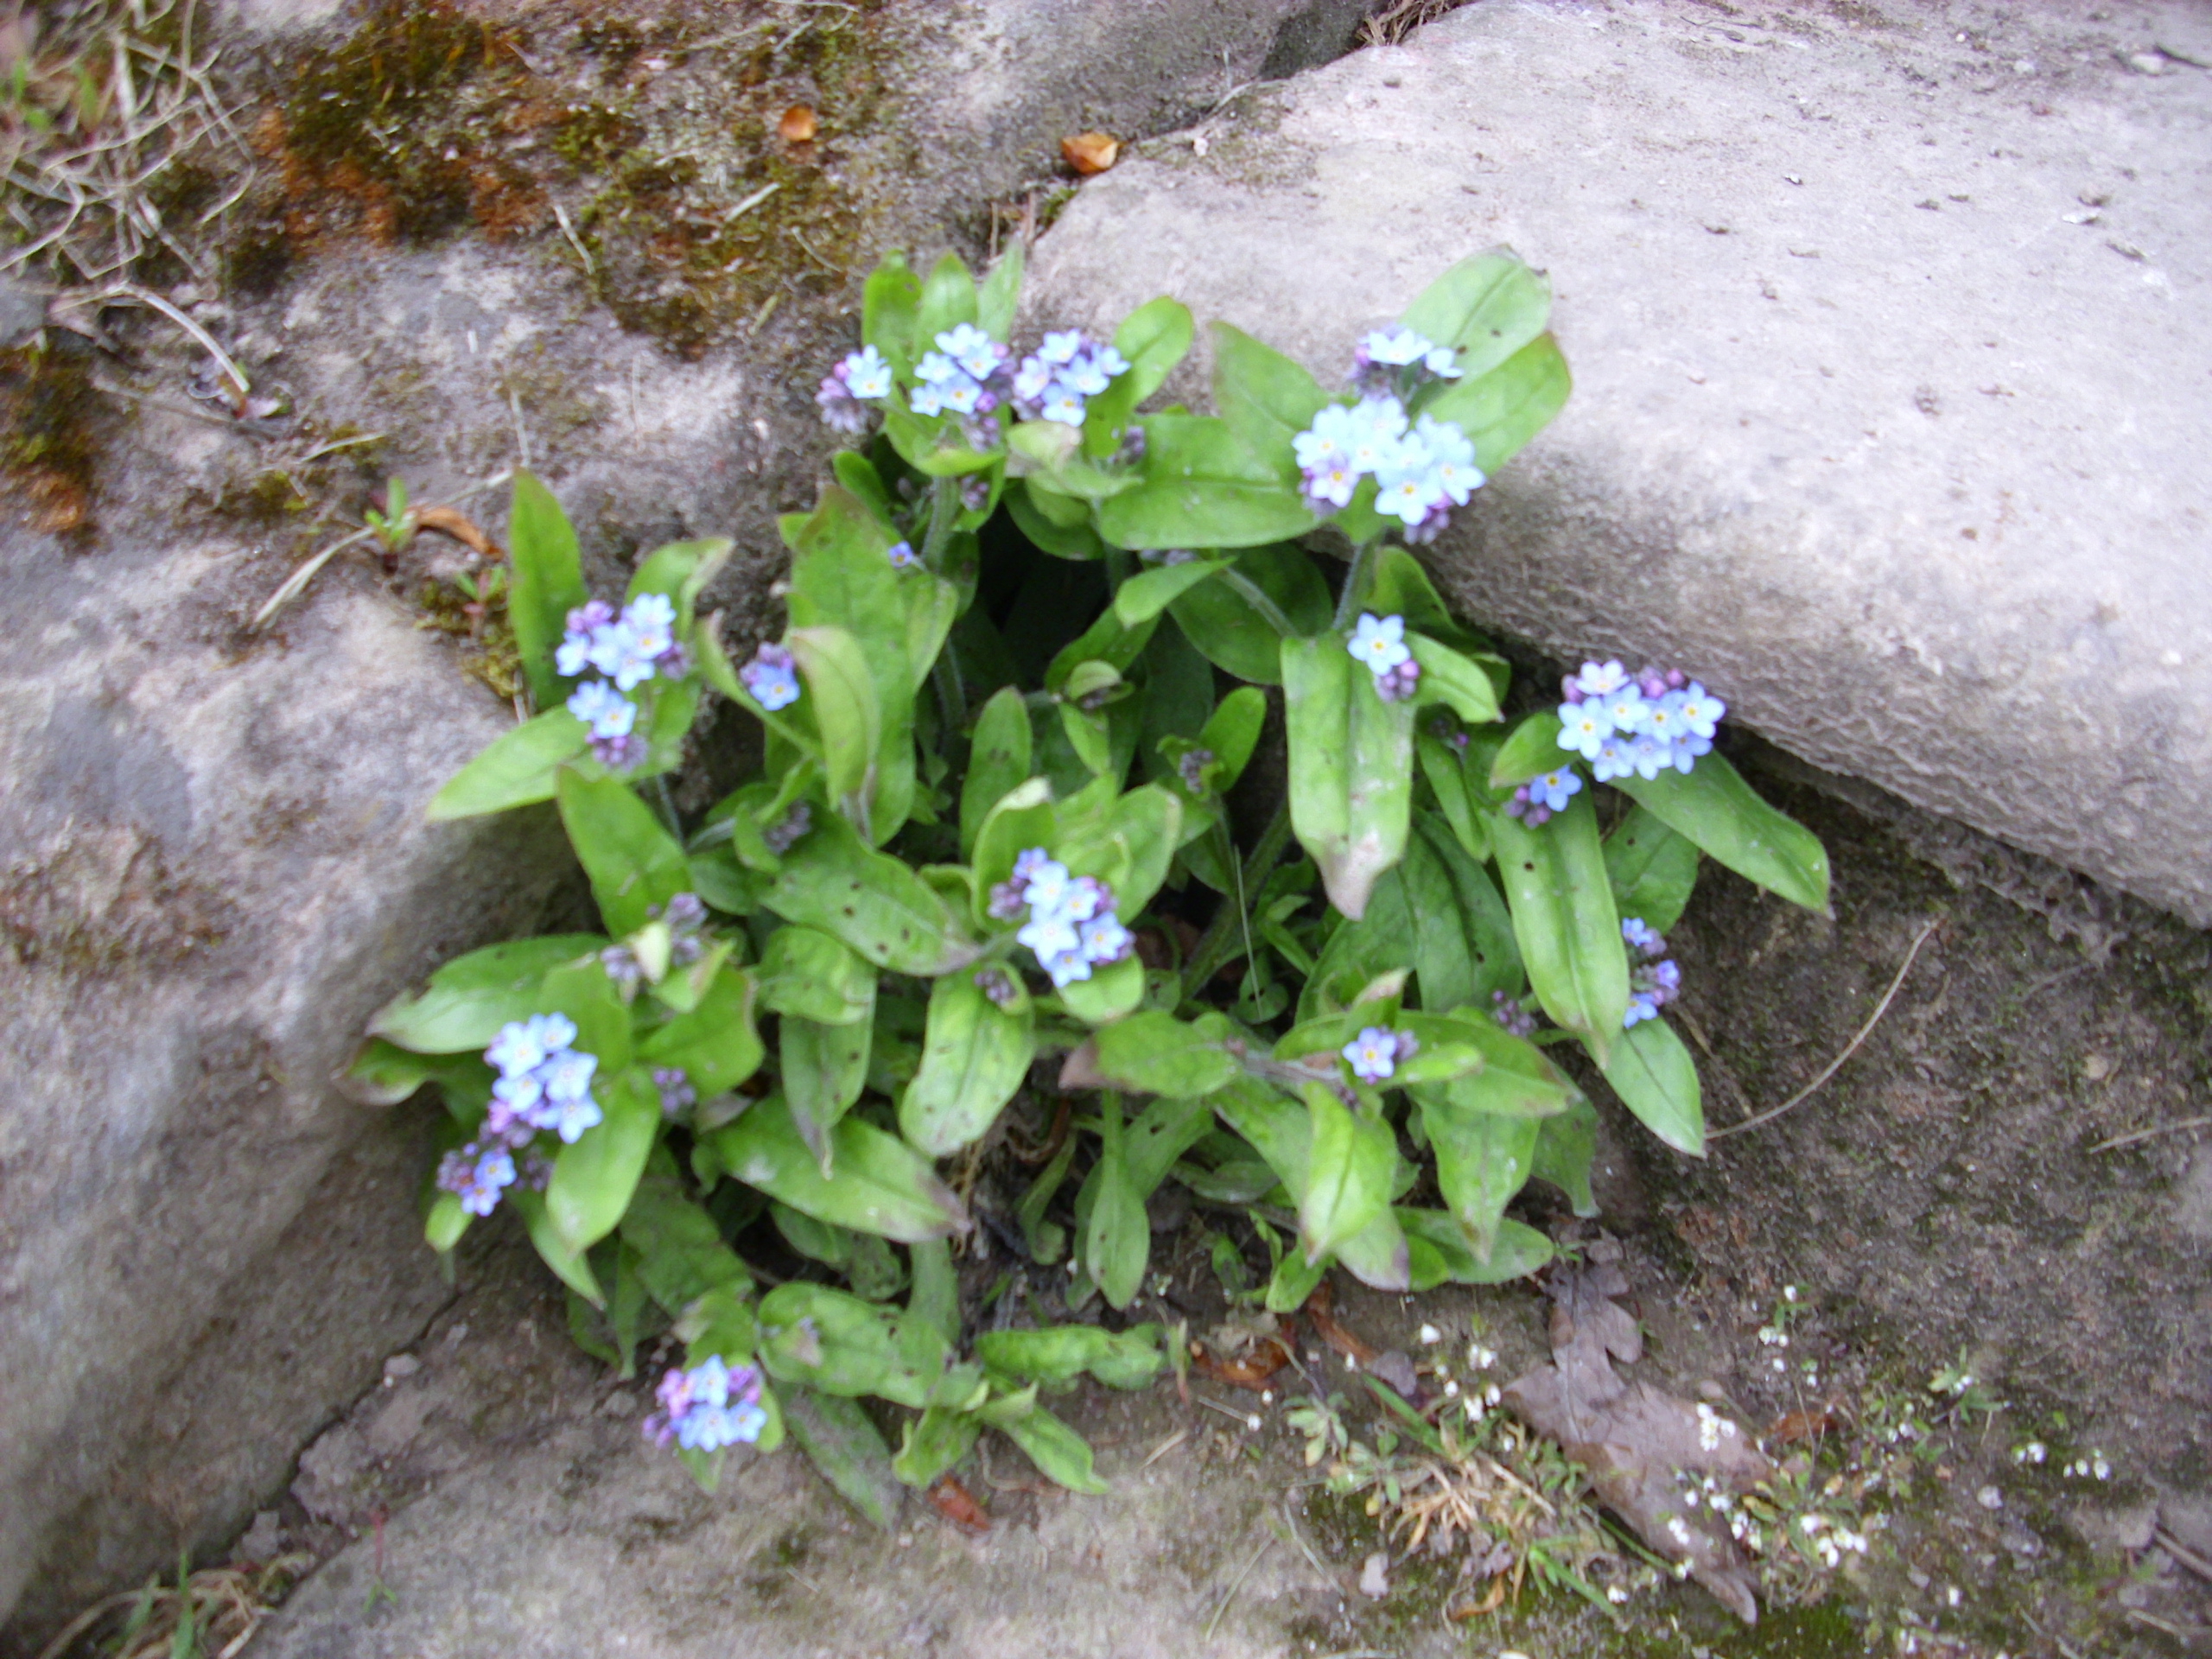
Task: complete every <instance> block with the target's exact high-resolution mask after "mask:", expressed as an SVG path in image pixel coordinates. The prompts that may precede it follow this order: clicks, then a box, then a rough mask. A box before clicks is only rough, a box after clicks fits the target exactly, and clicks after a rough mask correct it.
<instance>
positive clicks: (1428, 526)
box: [1291, 327, 1484, 542]
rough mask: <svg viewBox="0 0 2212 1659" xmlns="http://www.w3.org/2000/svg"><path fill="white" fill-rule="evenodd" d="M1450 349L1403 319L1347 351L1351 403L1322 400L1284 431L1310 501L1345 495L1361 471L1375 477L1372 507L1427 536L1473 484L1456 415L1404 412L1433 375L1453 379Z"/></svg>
mask: <svg viewBox="0 0 2212 1659" xmlns="http://www.w3.org/2000/svg"><path fill="white" fill-rule="evenodd" d="M1456 356H1457V353H1454V352H1453V351H1452V348H1451V347H1450V346H1439V345H1438V344H1436V343H1435V341H1433V340H1427V339H1424V338H1423V337H1422V336H1421V335H1420V334H1415V333H1414V331H1413V330H1412V329H1410V328H1404V327H1399V328H1388V329H1383V330H1380V331H1378V332H1376V333H1374V334H1369V335H1368V336H1367V337H1366V339H1365V340H1362V341H1361V342H1360V347H1359V352H1358V354H1357V358H1356V359H1355V361H1354V368H1353V384H1354V385H1355V386H1356V387H1357V389H1358V391H1359V392H1360V398H1359V401H1358V402H1357V403H1356V404H1328V405H1326V406H1325V407H1324V408H1323V409H1322V410H1321V411H1320V412H1319V414H1317V415H1316V416H1314V417H1313V425H1311V426H1309V427H1307V428H1306V430H1305V431H1303V432H1300V434H1298V435H1297V436H1296V437H1294V438H1293V439H1292V440H1291V447H1292V448H1293V449H1294V451H1295V452H1296V454H1297V456H1298V467H1299V470H1300V472H1301V473H1302V474H1305V480H1306V501H1307V503H1308V505H1311V506H1312V507H1313V511H1314V512H1319V513H1327V512H1334V511H1335V510H1336V509H1338V508H1339V507H1346V506H1350V505H1351V498H1352V493H1353V492H1354V491H1356V490H1357V489H1358V487H1359V482H1360V480H1362V479H1363V478H1372V479H1374V480H1375V487H1376V495H1375V510H1376V512H1379V513H1382V514H1383V515H1384V516H1385V517H1387V518H1395V519H1397V520H1398V521H1399V523H1401V524H1403V525H1405V527H1406V538H1407V539H1408V541H1413V542H1427V541H1433V540H1434V539H1435V537H1436V536H1437V534H1438V532H1439V531H1441V530H1442V529H1443V528H1444V525H1445V523H1446V520H1447V519H1448V518H1449V517H1450V516H1451V512H1452V508H1453V507H1455V506H1460V507H1463V506H1465V505H1466V504H1467V500H1468V498H1469V497H1470V496H1471V495H1472V494H1473V493H1474V492H1475V491H1477V490H1478V489H1480V488H1481V487H1482V486H1483V482H1484V478H1483V473H1482V469H1481V468H1480V467H1477V466H1476V465H1475V446H1474V445H1473V444H1472V443H1471V442H1469V441H1468V438H1467V435H1466V434H1465V432H1464V431H1462V430H1461V429H1460V428H1459V425H1458V423H1455V422H1452V421H1440V420H1437V419H1435V418H1434V417H1433V416H1427V415H1423V416H1420V417H1419V418H1418V419H1413V418H1411V417H1409V416H1408V415H1407V413H1406V401H1405V400H1406V399H1407V398H1408V397H1411V396H1412V395H1413V394H1414V391H1416V390H1418V389H1419V388H1420V387H1421V385H1424V384H1426V383H1427V382H1428V381H1431V380H1435V379H1447V380H1448V379H1456V378H1458V377H1459V368H1458V367H1457V366H1456V365H1455V363H1454V360H1453V359H1455V357H1456Z"/></svg>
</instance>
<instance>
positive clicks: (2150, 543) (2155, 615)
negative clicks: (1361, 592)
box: [1032, 0, 2212, 924]
mask: <svg viewBox="0 0 2212 1659" xmlns="http://www.w3.org/2000/svg"><path fill="white" fill-rule="evenodd" d="M2160 48H2164V50H2161V49H2160ZM2201 64H2212V21H2208V16H2207V14H2206V13H2205V12H2204V11H2203V10H2202V9H2201V8H2193V7H2183V6H2179V5H2164V6H2161V5H2151V4H2133V5H2128V4H2118V5H2113V6H2109V7H2106V8H2102V9H2101V10H2097V11H2095V12H2088V13H2085V12H2082V11H2081V10H2076V9H2074V8H2012V7H2000V6H1990V5H1977V4H1927V3H1920V0H1913V3H1898V4H1885V5H1884V6H1881V7H1879V8H1874V7H1866V6H1841V5H1838V6H1834V7H1832V8H1828V9H1827V10H1817V9H1814V8H1808V7H1780V6H1751V7H1743V8H1731V9H1726V10H1723V9H1720V8H1715V7H1710V6H1705V5H1697V4H1691V3H1687V0H1676V3H1639V4H1633V5H1631V4H1625V3H1604V0H1594V3H1574V4H1567V3H1521V0H1490V3H1484V4H1479V5H1474V6H1469V7H1466V8H1464V9H1462V10H1459V11H1456V12H1454V13H1452V14H1451V15H1450V16H1447V17H1446V18H1445V19H1444V20H1443V21H1441V22H1438V23H1436V24H1434V25H1433V26H1431V27H1430V28H1427V29H1423V30H1421V31H1420V32H1418V33H1417V34H1415V35H1414V36H1413V37H1412V38H1411V40H1410V41H1408V43H1407V44H1406V45H1405V46H1403V47H1402V48H1384V49H1377V50H1374V51H1365V52H1361V53H1358V54H1355V55H1354V56H1352V57H1351V58H1348V59H1345V60H1343V61H1341V62H1339V63H1337V64H1335V65H1332V66H1331V67H1327V68H1325V69H1322V70H1319V71H1316V72H1314V73H1312V74H1309V75H1306V76H1303V77H1300V79H1297V80H1295V81H1294V82H1292V83H1290V84H1289V85H1288V86H1284V87H1281V88H1273V89H1267V90H1264V91H1262V92H1256V93H1254V94H1252V95H1250V96H1249V97H1248V98H1247V99H1243V100H1240V101H1239V102H1238V103H1237V104H1236V105H1232V106H1231V108H1230V109H1229V110H1227V111H1224V112H1223V113H1222V114H1221V115H1219V116H1217V117H1216V118H1213V119H1211V121H1209V122H1207V123H1205V124H1202V125H1201V126H1200V127H1199V128H1198V129H1197V130H1195V131H1194V132H1192V133H1191V134H1185V135H1178V136H1177V137H1173V138H1167V139H1162V140H1160V141H1159V142H1157V143H1154V144H1150V145H1147V146H1145V147H1143V148H1142V149H1141V152H1140V153H1139V154H1138V155H1137V156H1135V157H1134V158H1132V159H1131V160H1130V161H1128V162H1124V164H1123V165H1122V167H1120V168H1117V169H1116V170H1115V171H1114V172H1112V173H1110V174H1108V175H1104V176H1103V177H1102V178H1100V179H1097V180H1096V181H1092V182H1091V183H1090V184H1089V185H1087V186H1086V187H1085V188H1084V191H1083V192H1082V194H1081V195H1080V197H1079V198H1078V199H1077V200H1076V201H1075V202H1074V203H1073V204H1072V205H1071V207H1069V208H1068V209H1067V210H1066V211H1065V213H1064V214H1063V215H1062V216H1061V218H1060V219H1059V220H1058V223H1057V224H1056V225H1055V226H1054V227H1053V229H1052V231H1051V232H1049V233H1048V234H1047V235H1046V237H1045V238H1043V240H1042V242H1041V243H1040V245H1039V250H1038V257H1037V260H1036V273H1037V282H1036V283H1035V285H1034V286H1033V290H1032V302H1033V308H1034V314H1035V315H1036V316H1037V317H1038V318H1039V320H1040V321H1042V320H1048V319H1058V320H1061V321H1070V322H1073V321H1085V322H1103V321H1109V320H1111V319H1114V318H1116V317H1118V316H1120V315H1122V314H1124V313H1126V312H1127V311H1128V309H1129V308H1132V307H1134V306H1135V305H1137V304H1140V303H1141V302H1144V301H1146V300H1147V299H1150V298H1151V297H1153V296H1154V295H1156V294H1160V293H1171V294H1174V295H1176V296H1179V297H1180V298H1181V299H1183V300H1185V302H1188V303H1189V304H1191V305H1192V308H1194V309H1195V310H1196V311H1197V312H1198V315H1200V316H1201V317H1202V318H1205V317H1217V318H1221V319H1224V320H1226V321H1230V322H1233V323H1235V324H1236V325H1237V326H1239V327H1243V328H1245V329H1248V330H1249V331H1250V332H1252V333H1254V334H1257V335H1259V336H1260V337H1261V338H1262V339H1264V340H1268V341H1269V342H1270V343H1272V344H1274V346H1278V347H1280V348H1281V349H1283V350H1286V351H1288V352H1290V353H1293V354H1294V355H1295V356H1297V357H1299V358H1300V359H1303V360H1304V361H1306V363H1308V364H1309V365H1312V366H1313V367H1314V368H1315V369H1316V371H1317V372H1321V373H1322V374H1323V375H1324V376H1325V378H1326V377H1327V376H1328V375H1329V374H1330V373H1331V372H1332V369H1333V368H1334V365H1339V364H1344V363H1346V362H1347V361H1348V358H1349V353H1350V352H1351V346H1352V344H1353V342H1354V340H1355V339H1356V337H1357V334H1359V332H1360V331H1361V330H1362V329H1363V328H1365V327H1371V326H1373V325H1374V324H1375V323H1376V322H1377V321H1382V320H1384V319H1387V318H1388V317H1389V316H1391V315H1394V314H1395V312H1396V310H1397V309H1398V308H1400V307H1402V305H1403V304H1404V303H1405V302H1407V301H1408V300H1409V299H1410V298H1411V297H1412V296H1414V294H1415V293H1416V292H1417V291H1419V289H1420V288H1421V286H1422V284H1423V283H1425V282H1426V281H1427V279H1428V278H1429V277H1432V276H1433V274H1434V273H1435V272H1437V271H1438V270H1441V269H1442V268H1443V267H1444V266H1446V264H1450V263H1451V262H1452V260H1454V259H1457V258H1459V257H1464V256H1465V255H1467V254H1469V253H1472V252H1475V251H1479V250H1481V249H1483V248H1485V247H1488V246H1491V245H1496V244H1501V243H1503V244H1507V245H1511V246H1512V247H1513V248H1515V249H1516V251H1519V252H1520V253H1521V254H1522V257H1525V258H1527V259H1528V260H1529V261H1530V263H1532V264H1535V265H1538V266H1540V267H1544V268H1547V269H1548V270H1549V272H1550V274H1551V277H1552V280H1553V283H1554V287H1555V289H1556V292H1557V296H1558V298H1557V305H1556V308H1555V311H1554V327H1555V330H1556V332H1557V334H1558V335H1559V338H1560V342H1561V344H1562V346H1563V347H1564V349H1565V351H1566V353H1567V359H1568V361H1569V363H1570V364H1571V365H1573V371H1574V373H1575V378H1576V391H1575V395H1574V397H1573V400H1572V402H1571V404H1569V406H1568V408H1567V410H1566V412H1565V413H1564V414H1563V415H1562V416H1561V417H1560V419H1559V420H1558V421H1557V422H1556V423H1554V425H1553V427H1552V428H1551V429H1549V430H1548V431H1547V432H1546V433H1545V434H1544V435H1542V436H1541V438H1540V439H1539V440H1538V441H1537V442H1536V443H1535V445H1533V446H1532V447H1531V448H1529V450H1527V451H1526V452H1524V454H1522V456H1521V457H1520V458H1519V459H1518V460H1516V461H1515V462H1514V463H1512V464H1511V465H1510V466H1509V467H1507V468H1505V469H1504V472H1503V475H1502V476H1501V477H1499V478H1498V479H1497V480H1494V482H1493V483H1492V485H1491V487H1490V488H1489V489H1488V490H1486V491H1485V492H1484V494H1483V496H1482V497H1480V498H1478V506H1477V507H1476V508H1474V509H1472V510H1471V511H1469V512H1465V513H1464V514H1463V515H1462V524H1460V525H1459V526H1456V527H1455V529H1454V530H1453V531H1452V532H1451V533H1450V534H1448V535H1447V537H1446V539H1445V540H1444V541H1443V542H1442V543H1440V545H1439V547H1438V548H1437V550H1436V551H1435V555H1434V558H1433V564H1434V566H1435V568H1436V569H1437V570H1438V571H1439V573H1440V575H1441V576H1442V577H1443V578H1444V579H1445V580H1446V582H1447V584H1448V585H1449V586H1450V588H1452V590H1453V592H1454V593H1455V594H1456V596H1457V597H1458V598H1459V600H1460V601H1463V602H1464V604H1465V607H1466V609H1467V611H1468V613H1470V614H1471V615H1473V616H1475V617H1478V618H1484V619H1488V620H1491V622H1493V623H1494V624H1495V625H1497V626H1498V627H1500V628H1501V629H1503V630H1505V631H1507V632H1511V633H1514V634H1517V635H1520V636H1522V637H1523V638H1525V639H1529V640H1532V641H1534V642H1536V643H1537V644H1539V645H1542V646H1543V647H1545V648H1547V649H1548V650H1550V651H1553V652H1557V653H1559V654H1560V655H1562V656H1566V657H1569V658H1579V657H1580V656H1581V655H1583V654H1586V653H1588V654H1596V655H1599V656H1604V655H1612V654H1618V655H1620V656H1622V657H1623V658H1625V659H1627V660H1629V661H1630V662H1631V663H1633V662H1635V661H1637V660H1643V659H1649V658H1661V659H1667V660H1672V661H1675V662H1679V663H1681V664H1683V665H1685V666H1687V667H1689V668H1692V669H1694V670H1695V671H1698V672H1699V673H1700V674H1701V675H1702V676H1703V677H1704V678H1705V679H1706V680H1707V683H1709V684H1711V685H1713V687H1714V689H1715V690H1718V691H1719V693H1720V694H1721V695H1722V696H1724V697H1726V699H1727V700H1728V701H1729V702H1731V703H1732V705H1733V708H1734V709H1735V711H1736V713H1737V715H1738V716H1740V717H1741V718H1742V719H1743V720H1744V721H1746V722H1748V723H1749V724H1751V725H1752V726H1755V727H1757V728H1758V729H1760V730H1761V731H1763V732H1764V733H1765V734H1769V735H1770V736H1771V737H1772V738H1773V739H1775V741H1777V742H1778V743H1780V744H1782V745H1783V747H1787V748H1788V749H1789V750H1791V751H1793V752H1794V753H1797V754H1798V755H1800V756H1802V757H1804V758H1806V759H1808V760H1812V761H1814V762H1815V763H1817V764H1819V765H1821V766H1826V767H1828V768H1831V769H1833V770H1835V771H1838V772H1847V773H1851V774H1854V775H1857V776H1861V777H1865V778H1867V779H1872V780H1875V781H1877V782H1878V783H1880V784H1882V785H1885V786H1886V787H1888V788H1890V789H1891V790H1893V791H1897V793H1898V794H1900V795H1902V796H1904V798H1907V799H1909V800H1910V801H1911V802H1913V803H1914V804H1917V805H1919V806H1922V807H1924V808H1927V809H1929V810H1934V811H1936V812H1939V813H1942V814H1945V815H1948V816H1951V817H1956V818H1959V819H1962V820H1964V821H1965V822H1967V823H1971V824H1974V825H1975V826H1977V827H1979V828H1980V829H1985V830H1987V831H1989V832H1991V833H1993V834H1996V835H1998V836H2001V837H2004V838H2005V839H2007V840H2009V841H2011V842H2014V843H2015V844H2017V845H2018V846H2021V847H2024V848H2027V849H2031V850H2034V851H2037V852H2040V853H2043V854H2044V855H2049V856H2051V857H2054V858H2056V859H2058V860H2060V861H2063V862H2064V863H2067V864H2069V865H2072V866H2073V867H2075V868H2078V869H2081V870H2083V871H2086V872H2088V873H2089V874H2094V875H2096V876H2098V877H2101V878H2103V879H2105V880H2109V881H2112V882H2114V883H2117V884H2119V885H2120V886H2122V887H2126V888H2128V889H2130V890H2132V891H2133V892H2135V893H2138V894H2139V895H2141V896H2144V897H2145V898H2148V899H2152V900H2153V901H2155V902H2157V903H2158V904H2161V905H2164V906H2169V907H2171V908H2173V909H2176V910H2177V911H2180V912H2183V914H2184V915H2186V916H2188V917H2190V918H2192V919H2194V920H2196V921H2197V922H2198V923H2200V924H2202V923H2203V922H2205V921H2208V920H2212V855H2208V853H2207V851H2206V848H2207V846H2208V845H2212V722H2208V721H2207V719H2206V712H2207V710H2208V709H2212V582H2208V581H2207V580H2206V578H2205V575H2204V571H2205V566H2206V558H2207V555H2208V552H2212V469H2208V468H2207V467H2206V466H2205V465H2204V464H2203V455H2204V453H2205V446H2206V440H2207V436H2208V426H2212V421H2209V420H2208V416H2212V380H2208V378H2207V372H2206V364H2207V362H2208V361H2212V322H2208V317H2212V309H2208V307H2207V305H2206V302H2205V301H2206V286H2207V281H2208V277H2212V170H2209V169H2208V158H2209V157H2212V73H2207V72H2206V71H2205V70H2204V69H2203V68H2202V67H2197V66H2199V65H2201Z"/></svg>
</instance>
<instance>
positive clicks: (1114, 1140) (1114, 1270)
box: [1083, 1093, 1152, 1308]
mask: <svg viewBox="0 0 2212 1659" xmlns="http://www.w3.org/2000/svg"><path fill="white" fill-rule="evenodd" d="M1100 1114H1101V1117H1102V1119H1103V1125H1104V1135H1103V1146H1102V1147H1101V1149H1100V1151H1099V1154H1098V1163H1097V1165H1096V1168H1095V1169H1094V1170H1093V1172H1092V1174H1091V1180H1092V1181H1093V1182H1094V1183H1096V1196H1095V1197H1094V1198H1093V1200H1092V1202H1091V1206H1090V1222H1089V1224H1088V1225H1087V1226H1086V1227H1085V1228H1084V1239H1083V1265H1084V1269H1085V1270H1086V1271H1087V1272H1088V1273H1089V1274H1090V1276H1091V1278H1092V1280H1093V1281H1096V1284H1097V1286H1098V1288H1099V1291H1100V1293H1101V1294H1103V1295H1104V1297H1105V1298H1106V1301H1107V1305H1108V1306H1110V1307H1115V1308H1123V1307H1127V1306H1128V1305H1129V1304H1130V1302H1132V1301H1134V1300H1135V1298H1136V1294H1137V1292H1138V1291H1139V1290H1140V1289H1141V1288H1142V1287H1143V1285H1144V1269H1145V1263H1146V1262H1147V1260H1148V1259H1149V1258H1150V1256H1151V1254H1152V1224H1151V1222H1150V1220H1148V1219H1147V1217H1146V1215H1145V1211H1144V1195H1143V1194H1142V1193H1141V1192H1138V1191H1137V1190H1136V1186H1135V1183H1134V1182H1132V1181H1131V1180H1130V1179H1129V1177H1128V1167H1127V1166H1126V1164H1125V1162H1124V1151H1123V1147H1122V1103H1121V1100H1120V1098H1119V1097H1118V1096H1115V1095H1113V1094H1110V1093H1109V1094H1108V1095H1106V1096H1104V1097H1103V1101H1102V1103H1101V1106H1100Z"/></svg>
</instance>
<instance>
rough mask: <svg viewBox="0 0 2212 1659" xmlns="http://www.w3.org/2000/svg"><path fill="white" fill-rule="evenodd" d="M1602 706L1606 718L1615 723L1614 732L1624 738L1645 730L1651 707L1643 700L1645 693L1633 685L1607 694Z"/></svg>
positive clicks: (1621, 687) (1618, 688)
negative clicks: (1647, 714)
mask: <svg viewBox="0 0 2212 1659" xmlns="http://www.w3.org/2000/svg"><path fill="white" fill-rule="evenodd" d="M1600 706H1601V707H1602V708H1603V709H1605V718H1606V719H1607V720H1610V721H1612V722H1613V730H1614V731H1615V732H1616V733H1618V734H1620V735H1621V736H1623V737H1629V736H1633V735H1634V734H1636V733H1637V732H1640V731H1642V730H1643V727H1644V720H1645V717H1646V713H1647V711H1648V709H1649V707H1650V705H1649V704H1648V703H1646V702H1644V700H1643V692H1641V691H1639V690H1637V689H1636V687H1635V686H1633V685H1624V686H1619V687H1617V688H1616V689H1614V690H1611V691H1609V692H1607V693H1605V696H1604V698H1603V700H1602V702H1601V704H1600Z"/></svg>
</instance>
